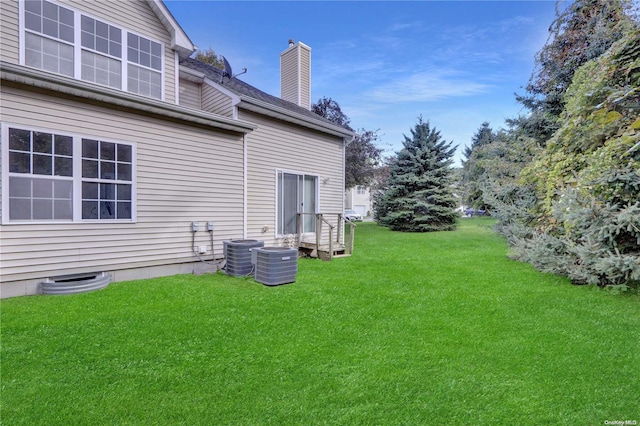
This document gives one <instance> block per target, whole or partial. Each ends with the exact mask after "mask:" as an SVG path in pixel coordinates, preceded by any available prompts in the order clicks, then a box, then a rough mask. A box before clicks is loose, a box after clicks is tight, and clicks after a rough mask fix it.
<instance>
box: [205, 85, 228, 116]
mask: <svg viewBox="0 0 640 426" xmlns="http://www.w3.org/2000/svg"><path fill="white" fill-rule="evenodd" d="M202 109H203V110H205V111H208V112H212V113H214V114H219V115H223V116H225V117H233V105H232V104H231V98H230V97H229V96H227V95H225V94H224V93H222V92H220V91H219V90H216V89H215V88H213V87H211V86H209V85H208V84H203V85H202Z"/></svg>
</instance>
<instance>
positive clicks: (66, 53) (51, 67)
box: [24, 0, 75, 77]
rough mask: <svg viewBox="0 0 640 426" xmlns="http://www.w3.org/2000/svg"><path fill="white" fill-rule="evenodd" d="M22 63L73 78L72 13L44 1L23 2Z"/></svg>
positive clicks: (28, 0)
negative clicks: (23, 51) (23, 34)
mask: <svg viewBox="0 0 640 426" xmlns="http://www.w3.org/2000/svg"><path fill="white" fill-rule="evenodd" d="M24 27H25V30H26V31H25V38H24V42H25V47H24V49H25V56H24V58H25V59H24V60H25V64H26V65H29V66H31V67H34V68H40V69H43V70H46V71H51V72H55V73H58V74H62V75H66V76H69V77H73V75H74V68H73V63H74V59H73V56H74V40H75V31H74V13H73V11H72V10H71V9H67V8H65V7H62V6H58V5H56V4H54V3H51V2H48V1H38V0H27V1H25V2H24Z"/></svg>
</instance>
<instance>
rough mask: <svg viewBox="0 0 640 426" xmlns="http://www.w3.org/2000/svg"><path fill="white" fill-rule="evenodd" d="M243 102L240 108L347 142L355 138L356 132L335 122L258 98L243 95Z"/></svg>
mask: <svg viewBox="0 0 640 426" xmlns="http://www.w3.org/2000/svg"><path fill="white" fill-rule="evenodd" d="M240 99H241V102H240V104H239V105H238V108H244V109H246V110H248V111H253V112H257V113H259V114H263V115H267V116H269V117H274V118H277V119H280V120H283V121H286V122H288V123H293V124H297V125H299V126H302V127H306V128H310V129H313V130H318V131H320V132H324V133H328V134H330V135H333V136H339V137H342V138H343V140H344V142H345V143H350V142H351V141H352V140H353V138H354V133H353V132H351V131H349V130H347V129H345V128H343V127H340V126H336V125H334V124H329V123H323V122H321V121H316V120H313V119H310V118H307V117H305V116H303V115H299V114H296V113H294V112H291V111H289V110H287V109H284V108H281V107H278V106H275V105H272V104H269V103H266V102H263V101H260V100H258V99H254V98H249V97H245V96H243V97H241V98H240Z"/></svg>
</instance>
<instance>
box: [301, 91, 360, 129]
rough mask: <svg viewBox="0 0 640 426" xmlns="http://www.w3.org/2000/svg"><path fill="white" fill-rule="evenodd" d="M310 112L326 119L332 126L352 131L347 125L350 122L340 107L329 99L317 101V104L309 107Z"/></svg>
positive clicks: (324, 98)
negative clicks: (335, 125)
mask: <svg viewBox="0 0 640 426" xmlns="http://www.w3.org/2000/svg"><path fill="white" fill-rule="evenodd" d="M311 111H313V112H315V113H316V114H318V115H320V116H322V117H324V118H326V119H327V120H329V121H331V122H332V123H333V124H337V125H338V126H342V127H344V128H346V129H349V130H353V129H352V128H351V127H350V126H349V123H350V122H351V120H350V119H349V117H347V115H346V114H345V113H343V112H342V110H341V109H340V105H339V104H338V103H337V102H336V101H334V100H333V99H331V98H326V97H323V98H321V99H318V102H316V103H314V104H313V105H311Z"/></svg>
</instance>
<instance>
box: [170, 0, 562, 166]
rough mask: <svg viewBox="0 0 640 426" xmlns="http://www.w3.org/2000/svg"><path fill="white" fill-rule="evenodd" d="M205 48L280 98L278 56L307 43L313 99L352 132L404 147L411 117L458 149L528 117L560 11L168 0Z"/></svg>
mask: <svg viewBox="0 0 640 426" xmlns="http://www.w3.org/2000/svg"><path fill="white" fill-rule="evenodd" d="M165 4H166V5H167V6H168V8H169V9H170V10H171V12H172V13H173V15H174V16H175V18H176V19H177V21H178V22H179V23H180V25H182V28H183V29H184V30H185V32H186V33H187V34H188V35H189V37H190V38H191V40H192V41H193V42H194V43H195V44H196V45H197V46H198V47H199V48H201V49H207V48H212V49H213V50H214V51H215V52H216V53H218V54H220V55H224V56H225V57H226V58H227V59H228V60H229V62H230V63H231V65H232V67H233V69H234V72H238V71H240V70H241V69H242V68H245V67H246V68H247V69H248V72H247V73H246V74H243V75H242V76H240V77H239V78H240V79H242V80H243V81H245V82H247V83H249V84H251V85H253V86H255V87H257V88H259V89H261V90H263V91H265V92H267V93H270V94H272V95H275V96H279V95H280V75H279V72H280V52H282V51H283V50H285V49H286V48H287V46H288V40H289V39H294V40H295V41H301V42H303V43H305V44H307V45H308V46H310V47H311V49H312V52H311V55H312V59H311V60H312V89H311V96H312V100H313V102H315V101H317V100H318V99H320V98H321V97H323V96H326V97H330V98H332V99H333V100H335V101H337V102H338V103H339V104H340V107H341V108H342V111H343V112H344V113H345V114H346V115H347V116H348V117H349V118H350V119H351V126H352V127H353V128H355V129H366V130H376V129H379V134H380V136H381V138H380V139H381V140H380V142H379V146H380V147H382V148H383V149H384V150H385V151H386V152H387V153H392V152H394V151H398V150H400V149H401V148H402V141H403V140H404V135H409V134H410V129H411V128H412V127H413V126H414V125H415V124H416V122H417V118H418V116H420V115H422V117H423V118H424V119H425V120H429V122H430V123H431V125H432V126H434V127H435V128H436V129H438V130H439V131H440V132H441V134H442V136H443V138H444V139H445V140H447V141H453V144H454V145H458V151H457V154H456V157H455V161H456V164H458V165H459V161H460V158H461V156H462V151H463V149H464V146H466V145H468V144H469V143H470V139H471V137H472V136H473V134H474V133H475V132H476V131H477V129H478V128H479V127H480V125H481V124H482V122H483V121H489V122H490V123H491V126H492V127H493V128H494V129H499V128H501V127H504V119H505V118H507V117H515V116H517V115H518V114H520V113H524V111H523V110H522V108H521V106H520V105H519V104H517V103H516V102H515V98H514V95H513V94H514V92H518V93H523V92H524V90H523V86H525V85H526V84H527V81H528V80H529V76H530V75H531V72H532V70H533V67H534V56H535V53H536V52H537V51H538V50H539V49H540V48H541V47H542V46H543V45H544V43H545V41H546V39H547V34H548V28H549V25H550V24H551V22H552V21H553V19H554V16H555V7H556V3H555V1H540V0H539V1H222V2H217V1H216V2H214V1H207V0H199V1H187V0H183V1H174V0H165Z"/></svg>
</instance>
